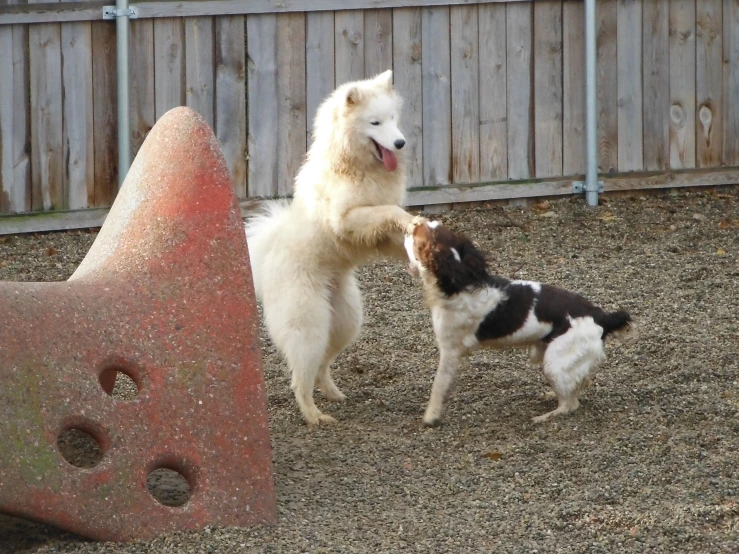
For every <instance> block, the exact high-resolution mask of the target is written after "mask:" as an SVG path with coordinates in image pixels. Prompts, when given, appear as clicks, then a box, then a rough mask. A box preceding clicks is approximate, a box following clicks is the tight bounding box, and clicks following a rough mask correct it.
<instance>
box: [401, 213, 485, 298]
mask: <svg viewBox="0 0 739 554" xmlns="http://www.w3.org/2000/svg"><path fill="white" fill-rule="evenodd" d="M405 249H406V252H407V253H408V260H409V266H408V271H409V272H410V273H411V275H415V276H419V275H420V276H421V277H423V279H424V282H428V281H431V282H434V283H435V284H436V286H437V287H438V288H439V289H440V290H441V292H442V293H444V294H445V295H446V296H451V295H453V294H456V293H458V292H461V291H463V290H467V289H474V288H478V287H481V286H483V285H484V284H485V283H486V282H487V280H488V272H487V263H486V261H485V257H484V256H483V255H482V253H481V252H480V251H479V250H478V249H477V248H476V247H475V245H474V244H473V243H472V241H471V240H470V239H468V238H467V237H465V236H464V235H459V234H456V233H453V232H452V231H450V230H449V229H447V228H446V227H444V226H443V225H442V224H441V223H440V222H439V221H429V220H428V219H426V218H425V217H421V216H416V217H414V218H413V220H412V221H411V222H410V223H409V224H408V227H407V228H406V232H405Z"/></svg>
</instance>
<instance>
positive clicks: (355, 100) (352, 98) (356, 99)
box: [346, 87, 362, 106]
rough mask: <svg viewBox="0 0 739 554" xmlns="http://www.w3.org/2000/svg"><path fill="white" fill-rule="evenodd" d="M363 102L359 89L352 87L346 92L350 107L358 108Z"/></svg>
mask: <svg viewBox="0 0 739 554" xmlns="http://www.w3.org/2000/svg"><path fill="white" fill-rule="evenodd" d="M361 101H362V91H361V90H359V87H351V88H350V89H349V90H347V91H346V103H347V105H348V106H356V105H357V104H359V103H360V102H361Z"/></svg>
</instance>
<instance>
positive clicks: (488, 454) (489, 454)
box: [482, 450, 503, 460]
mask: <svg viewBox="0 0 739 554" xmlns="http://www.w3.org/2000/svg"><path fill="white" fill-rule="evenodd" d="M482 457H483V458H488V459H490V460H500V459H501V458H502V457H503V454H501V453H500V452H498V451H497V450H494V451H491V452H485V454H483V455H482Z"/></svg>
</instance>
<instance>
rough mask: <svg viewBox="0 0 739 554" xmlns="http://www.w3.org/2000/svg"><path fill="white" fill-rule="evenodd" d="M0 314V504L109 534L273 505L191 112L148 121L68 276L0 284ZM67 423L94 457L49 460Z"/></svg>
mask: <svg viewBox="0 0 739 554" xmlns="http://www.w3.org/2000/svg"><path fill="white" fill-rule="evenodd" d="M0 313H2V314H3V316H2V325H0V383H2V386H1V387H0V438H1V439H2V441H1V443H0V483H2V487H0V512H4V513H7V514H10V515H16V516H21V517H26V518H29V519H34V520H38V521H41V522H45V523H49V524H52V525H55V526H58V527H61V528H63V529H67V530H69V531H72V532H75V533H78V534H80V535H83V536H86V537H90V538H93V539H99V540H112V541H128V540H133V539H145V538H150V537H153V536H155V535H158V534H161V533H164V532H169V531H175V530H184V529H198V528H202V527H204V526H206V525H230V526H246V525H251V524H256V523H271V522H274V521H275V520H276V507H275V493H274V488H273V480H272V464H271V453H270V442H269V431H268V421H267V411H266V396H265V387H264V380H263V374H262V369H261V358H260V351H259V343H258V340H259V337H258V326H257V311H256V304H255V300H254V293H253V286H252V283H251V274H250V270H249V260H248V252H247V246H246V240H245V237H244V231H243V224H242V220H241V214H240V211H239V206H238V203H237V201H236V198H235V196H234V193H233V189H232V186H231V182H230V177H229V173H228V169H227V167H226V165H225V162H224V160H223V156H222V155H221V152H220V150H219V147H218V143H217V141H216V139H215V137H214V136H213V133H212V131H211V130H210V128H209V127H208V126H207V124H206V123H205V122H204V121H203V119H202V118H201V117H200V116H199V115H197V114H196V113H195V112H193V111H192V110H189V109H186V108H177V109H175V110H172V111H170V112H168V113H167V114H166V115H165V116H164V117H162V119H161V120H160V121H159V122H158V123H157V124H156V126H155V127H154V128H153V129H152V131H151V133H150V135H149V137H148V138H147V139H146V142H145V143H144V145H143V146H142V148H141V150H140V152H139V153H138V156H137V157H136V160H135V161H134V163H133V165H132V167H131V170H130V172H129V174H128V177H127V179H126V182H125V183H124V185H123V188H122V189H121V191H120V193H119V195H118V198H117V199H116V201H115V204H114V205H113V207H112V208H111V211H110V215H109V216H108V218H107V220H106V222H105V225H104V226H103V228H102V229H101V231H100V233H99V235H98V237H97V240H96V241H95V243H94V244H93V246H92V248H91V250H90V252H89V253H88V255H87V257H86V258H85V259H84V261H83V262H82V264H81V265H80V267H79V268H78V270H77V271H76V272H75V274H74V275H73V276H72V278H71V279H70V280H69V281H67V282H64V283H10V282H3V283H0ZM121 374H125V375H127V376H128V377H130V379H131V380H132V383H131V384H132V386H131V387H130V390H128V393H129V394H128V395H127V396H125V395H124V396H120V395H119V394H118V393H117V392H115V394H112V395H111V394H110V393H111V389H112V385H113V383H114V380H115V377H116V375H118V376H120V375H121ZM123 380H124V378H123V377H119V379H118V381H119V383H120V382H122V381H123ZM119 386H120V385H119ZM68 430H76V431H77V432H79V433H83V434H87V435H88V436H89V437H90V438H91V439H92V440H94V442H96V443H97V446H98V448H99V454H100V456H99V458H100V459H99V460H93V461H92V462H91V463H78V460H75V459H70V461H65V458H64V457H63V453H64V448H61V447H60V444H61V442H60V441H59V437H60V436H62V435H64V434H65V432H66V431H68ZM93 450H94V449H93ZM83 458H84V456H83ZM85 460H87V458H85ZM70 462H71V463H70ZM95 462H97V463H96V464H95ZM76 466H78V467H76ZM90 466H93V467H90ZM162 468H166V469H168V470H173V471H174V472H177V473H179V474H180V475H181V476H182V477H184V479H185V480H186V484H185V490H186V489H187V488H188V487H189V499H188V498H187V497H186V502H184V504H182V503H180V504H182V505H179V506H173V505H171V503H168V502H167V501H166V499H165V500H163V503H160V502H159V501H158V500H157V499H156V498H155V495H153V493H154V492H155V491H154V490H153V489H151V488H150V486H151V474H152V472H155V471H156V470H160V469H162ZM147 483H148V484H147Z"/></svg>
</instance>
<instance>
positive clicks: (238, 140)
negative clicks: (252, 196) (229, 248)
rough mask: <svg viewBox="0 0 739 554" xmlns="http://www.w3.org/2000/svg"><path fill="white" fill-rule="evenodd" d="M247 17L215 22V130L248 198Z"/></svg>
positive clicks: (236, 185) (240, 189) (235, 180)
mask: <svg viewBox="0 0 739 554" xmlns="http://www.w3.org/2000/svg"><path fill="white" fill-rule="evenodd" d="M244 26H245V22H244V17H243V16H240V15H234V16H230V17H219V18H218V19H216V22H215V64H216V90H215V122H216V125H215V133H216V138H217V139H218V142H219V144H220V145H221V150H222V151H223V156H224V158H226V163H227V164H228V168H229V170H230V171H231V179H232V181H233V184H234V190H235V191H236V196H238V197H239V198H246V196H247V190H246V176H247V166H246V155H247V153H246V152H247V145H246V136H247V130H246V50H245V48H246V44H245V40H244Z"/></svg>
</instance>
